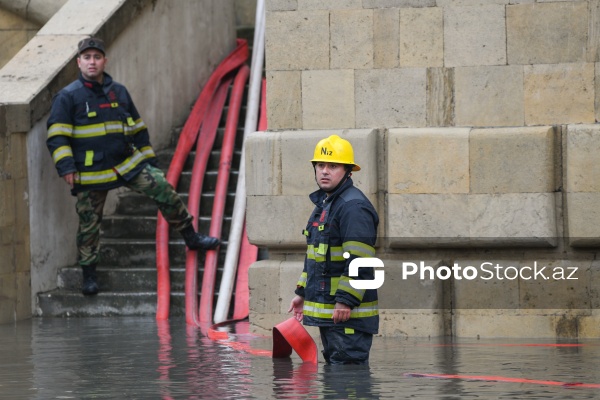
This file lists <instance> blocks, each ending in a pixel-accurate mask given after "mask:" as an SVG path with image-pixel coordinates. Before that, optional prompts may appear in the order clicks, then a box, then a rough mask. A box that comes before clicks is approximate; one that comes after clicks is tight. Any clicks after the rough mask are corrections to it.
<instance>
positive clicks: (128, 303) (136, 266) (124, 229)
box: [38, 101, 245, 317]
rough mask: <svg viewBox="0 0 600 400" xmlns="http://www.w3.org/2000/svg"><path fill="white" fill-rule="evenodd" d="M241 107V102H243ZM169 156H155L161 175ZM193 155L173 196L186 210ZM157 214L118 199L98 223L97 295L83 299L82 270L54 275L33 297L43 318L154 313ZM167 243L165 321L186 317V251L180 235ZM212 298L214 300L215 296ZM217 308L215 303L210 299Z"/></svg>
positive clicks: (140, 199)
mask: <svg viewBox="0 0 600 400" xmlns="http://www.w3.org/2000/svg"><path fill="white" fill-rule="evenodd" d="M243 104H245V101H244V102H243ZM226 115H227V107H226V108H225V110H224V111H223V115H222V118H221V123H220V127H219V131H218V134H217V138H216V140H215V146H214V148H213V150H212V153H211V157H210V160H209V163H208V166H207V173H206V176H205V178H204V187H203V189H202V198H201V202H200V220H199V227H200V231H201V232H202V233H204V234H206V233H208V231H209V226H210V215H211V211H212V205H213V200H214V190H215V186H216V180H217V170H218V166H219V159H220V155H221V152H220V150H221V143H222V139H223V135H224V128H225V118H226ZM244 119H245V107H242V110H241V113H240V118H239V123H238V130H237V139H236V149H235V152H234V160H233V164H232V173H231V176H230V179H229V185H228V187H229V189H228V198H227V202H226V208H225V220H224V222H223V229H222V230H223V234H222V239H223V244H222V245H221V247H220V255H219V266H218V272H217V282H216V285H215V291H218V289H219V285H220V278H221V273H222V267H223V262H224V259H225V252H226V250H227V238H228V235H229V226H230V222H231V212H232V209H233V203H234V200H235V189H236V185H237V173H238V169H239V162H240V156H241V148H242V141H243V134H244ZM172 156H173V150H170V151H165V152H162V153H160V154H159V159H160V166H161V168H163V169H164V170H165V172H166V169H167V168H168V166H169V164H170V162H171V158H172ZM194 156H195V153H191V154H190V157H189V158H188V160H187V162H186V166H185V168H184V172H183V175H182V176H181V178H180V181H179V185H178V187H177V191H178V192H179V193H180V194H182V197H183V200H184V202H185V203H186V204H187V199H188V189H189V186H190V180H191V170H192V165H193V161H194ZM157 212H158V209H157V207H156V205H155V204H154V202H153V201H152V200H150V199H147V198H145V197H144V196H143V195H140V194H137V193H135V192H132V191H127V192H125V193H122V194H120V195H119V201H118V206H117V210H116V213H115V214H114V215H111V216H105V218H104V221H103V222H102V234H101V259H100V264H99V265H98V281H99V286H100V293H99V294H98V295H96V296H83V295H82V294H81V291H80V287H81V269H80V268H79V266H77V265H75V266H69V267H65V268H63V269H61V270H60V271H59V274H58V277H57V279H58V288H57V289H55V290H53V291H50V292H46V293H40V294H38V306H39V309H40V310H41V313H42V315H43V316H56V317H66V316H81V317H83V316H113V315H152V314H155V313H156V242H155V235H156V221H157ZM169 237H170V242H169V257H170V271H171V273H170V276H171V310H170V315H173V316H175V315H184V314H185V298H184V286H185V251H186V247H185V244H184V242H183V239H182V238H181V237H180V235H179V234H178V233H177V232H175V231H173V230H171V231H170V236H169ZM203 265H204V254H203V253H200V254H199V262H198V271H199V275H198V288H201V286H202V275H203ZM215 296H217V294H215ZM215 304H216V298H215Z"/></svg>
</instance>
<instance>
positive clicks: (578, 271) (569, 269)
mask: <svg viewBox="0 0 600 400" xmlns="http://www.w3.org/2000/svg"><path fill="white" fill-rule="evenodd" d="M523 264H526V265H528V266H530V268H532V269H534V268H537V270H538V271H541V272H540V274H539V275H538V276H537V277H535V276H534V274H533V273H531V272H530V271H527V274H529V275H531V276H533V278H531V279H520V280H519V291H520V300H519V303H520V308H521V309H532V310H533V309H536V310H547V309H565V310H570V309H588V310H589V309H591V308H592V305H593V304H592V297H591V292H592V290H593V289H592V284H593V282H592V280H591V277H592V271H591V264H592V260H591V258H590V259H588V260H572V259H570V260H535V261H533V260H530V261H527V262H524V263H523ZM542 274H543V275H542ZM526 277H527V276H526ZM595 300H596V301H597V297H596V299H595Z"/></svg>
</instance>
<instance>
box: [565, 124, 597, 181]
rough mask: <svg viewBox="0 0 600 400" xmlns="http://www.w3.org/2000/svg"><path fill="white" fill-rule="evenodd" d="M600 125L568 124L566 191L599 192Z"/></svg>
mask: <svg viewBox="0 0 600 400" xmlns="http://www.w3.org/2000/svg"><path fill="white" fill-rule="evenodd" d="M599 152H600V125H597V124H584V125H568V126H567V130H566V151H565V155H564V163H565V170H566V179H565V180H566V182H565V187H566V190H567V192H600V163H598V153H599Z"/></svg>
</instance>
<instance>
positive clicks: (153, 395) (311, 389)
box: [0, 317, 600, 400]
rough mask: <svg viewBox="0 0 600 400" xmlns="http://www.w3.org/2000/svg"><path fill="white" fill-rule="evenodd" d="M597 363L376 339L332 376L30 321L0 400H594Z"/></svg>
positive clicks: (224, 351)
mask: <svg viewBox="0 0 600 400" xmlns="http://www.w3.org/2000/svg"><path fill="white" fill-rule="evenodd" d="M235 328H236V329H235V333H231V334H230V340H232V341H236V342H241V343H243V344H245V345H247V346H248V347H249V348H252V349H264V350H271V346H272V341H271V338H270V337H258V336H255V335H251V334H248V333H244V332H247V330H248V324H247V323H240V324H238V325H237V326H236V327H235ZM599 360H600V341H598V340H588V341H579V342H561V343H556V342H553V341H540V340H539V339H538V340H535V339H531V340H475V339H473V340H470V339H469V340H466V339H463V340H455V341H453V342H449V341H447V340H444V339H427V338H423V339H403V338H381V337H376V338H375V339H374V342H373V348H372V351H371V360H370V366H369V367H366V368H365V367H358V366H354V367H353V366H343V367H341V368H331V367H329V366H326V365H324V364H323V362H322V361H320V362H319V364H318V365H316V366H315V365H313V364H307V363H302V361H301V360H300V358H299V357H298V356H297V355H295V354H293V355H292V358H291V359H272V358H270V357H266V356H263V355H256V354H251V353H249V352H247V351H242V350H236V349H234V348H232V347H231V346H225V345H223V344H220V343H219V342H218V341H214V340H211V339H208V338H207V337H205V336H204V335H203V334H202V332H201V331H200V330H198V329H197V328H190V327H186V323H185V320H184V319H177V318H175V319H171V320H170V321H167V322H165V323H164V324H158V323H157V322H156V321H155V319H154V317H117V318H71V319H61V318H36V319H32V320H28V321H23V322H19V323H17V324H16V325H14V324H10V325H0V399H44V400H47V399H234V398H235V399H270V398H271V399H307V398H310V399H358V398H363V399H403V398H411V399H412V398H417V399H563V400H564V399H594V398H600V370H599V369H598V362H599ZM427 374H432V375H434V376H433V377H432V376H428V375H427ZM573 383H582V384H581V385H573Z"/></svg>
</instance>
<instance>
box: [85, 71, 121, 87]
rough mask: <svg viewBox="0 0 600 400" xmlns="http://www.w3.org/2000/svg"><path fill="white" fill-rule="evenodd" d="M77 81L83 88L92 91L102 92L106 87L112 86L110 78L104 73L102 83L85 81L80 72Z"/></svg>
mask: <svg viewBox="0 0 600 400" xmlns="http://www.w3.org/2000/svg"><path fill="white" fill-rule="evenodd" d="M79 81H80V82H81V83H83V86H85V87H87V88H89V89H92V90H94V91H100V92H101V91H103V89H104V88H105V87H108V86H110V85H111V84H112V81H113V80H112V77H111V76H110V75H109V74H107V73H106V72H104V78H103V79H102V83H101V84H100V83H98V82H96V81H88V80H87V79H85V78H84V77H83V75H81V72H80V73H79Z"/></svg>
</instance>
